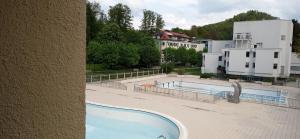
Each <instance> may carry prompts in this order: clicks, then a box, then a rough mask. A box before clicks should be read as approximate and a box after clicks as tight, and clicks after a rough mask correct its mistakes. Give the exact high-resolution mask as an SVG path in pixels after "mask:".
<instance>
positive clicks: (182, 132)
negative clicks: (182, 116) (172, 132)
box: [85, 101, 188, 139]
mask: <svg viewBox="0 0 300 139" xmlns="http://www.w3.org/2000/svg"><path fill="white" fill-rule="evenodd" d="M85 103H86V104H92V105H99V106H104V107H111V108H116V109H124V110H133V111H141V112H146V113H151V114H154V115H157V116H160V117H163V118H166V119H168V120H170V121H171V122H173V123H174V124H175V125H176V126H177V128H178V129H179V138H178V139H188V130H187V128H186V127H185V126H184V125H183V124H182V123H181V122H180V121H178V120H177V119H175V118H173V117H171V116H169V115H167V114H163V113H160V112H156V111H152V110H148V109H140V108H131V107H124V106H115V105H109V104H103V103H98V102H93V101H85Z"/></svg>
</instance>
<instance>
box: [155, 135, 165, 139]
mask: <svg viewBox="0 0 300 139" xmlns="http://www.w3.org/2000/svg"><path fill="white" fill-rule="evenodd" d="M157 138H158V139H167V138H166V137H165V136H164V135H160V136H158V137H157Z"/></svg>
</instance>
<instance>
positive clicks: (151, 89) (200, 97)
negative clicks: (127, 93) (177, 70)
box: [134, 84, 221, 103]
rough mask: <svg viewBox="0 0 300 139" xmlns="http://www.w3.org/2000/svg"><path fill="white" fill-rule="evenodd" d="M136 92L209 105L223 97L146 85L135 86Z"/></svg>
mask: <svg viewBox="0 0 300 139" xmlns="http://www.w3.org/2000/svg"><path fill="white" fill-rule="evenodd" d="M134 91H135V92H140V93H149V94H156V95H162V96H168V97H174V98H180V99H188V100H195V101H201V102H208V103H215V102H216V101H218V100H220V99H221V97H219V96H215V95H209V94H206V93H201V92H193V91H187V90H176V89H170V88H161V87H156V86H154V85H151V86H145V85H137V84H135V85H134Z"/></svg>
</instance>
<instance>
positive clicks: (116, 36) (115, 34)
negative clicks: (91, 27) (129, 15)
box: [96, 23, 124, 43]
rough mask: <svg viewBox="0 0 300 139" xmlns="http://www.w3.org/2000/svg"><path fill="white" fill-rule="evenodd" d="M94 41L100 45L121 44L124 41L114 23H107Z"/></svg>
mask: <svg viewBox="0 0 300 139" xmlns="http://www.w3.org/2000/svg"><path fill="white" fill-rule="evenodd" d="M96 40H97V41H98V42H101V43H108V42H122V41H123V40H124V35H123V32H122V31H121V29H120V27H119V26H118V25H117V24H116V23H108V24H106V25H105V27H104V28H103V31H102V32H99V34H98V35H97V37H96Z"/></svg>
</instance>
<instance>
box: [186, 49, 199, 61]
mask: <svg viewBox="0 0 300 139" xmlns="http://www.w3.org/2000/svg"><path fill="white" fill-rule="evenodd" d="M187 56H188V60H187V61H188V63H190V64H191V65H196V64H197V63H199V58H198V55H197V52H196V50H195V49H188V50H187Z"/></svg>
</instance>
